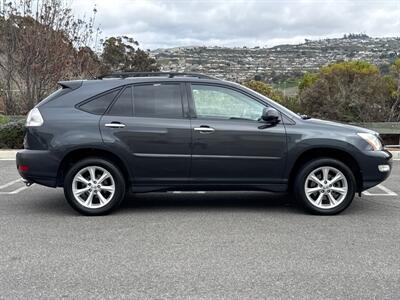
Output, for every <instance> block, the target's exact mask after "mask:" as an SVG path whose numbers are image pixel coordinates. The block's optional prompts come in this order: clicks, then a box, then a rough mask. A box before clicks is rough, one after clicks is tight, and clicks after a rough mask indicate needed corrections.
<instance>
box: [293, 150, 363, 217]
mask: <svg viewBox="0 0 400 300" xmlns="http://www.w3.org/2000/svg"><path fill="white" fill-rule="evenodd" d="M324 166H328V167H333V168H335V169H337V170H339V171H340V172H341V173H342V174H343V175H344V177H345V178H346V180H347V195H346V196H345V197H344V199H343V200H342V202H341V203H340V204H339V205H337V206H336V207H332V208H320V207H317V206H316V205H314V204H313V203H311V201H310V200H308V199H307V196H306V192H305V183H306V179H307V177H308V175H309V174H310V173H311V172H313V171H314V170H316V169H318V168H321V167H324ZM355 191H356V180H355V177H354V174H353V172H352V171H351V169H350V168H349V167H347V166H346V165H345V164H344V163H342V162H341V161H339V160H336V159H331V158H318V159H314V160H311V161H309V162H306V163H305V164H304V165H303V166H302V167H301V169H300V171H299V172H298V173H297V176H296V179H295V182H294V193H295V197H296V200H297V201H298V202H299V203H300V204H301V205H302V206H303V207H304V208H305V209H306V210H308V211H309V212H311V213H313V214H318V215H335V214H338V213H340V212H342V211H343V210H345V209H346V208H347V207H348V206H349V205H350V204H351V202H352V201H353V199H354V195H355ZM318 195H319V194H318ZM326 197H327V196H326ZM324 199H327V198H324Z"/></svg>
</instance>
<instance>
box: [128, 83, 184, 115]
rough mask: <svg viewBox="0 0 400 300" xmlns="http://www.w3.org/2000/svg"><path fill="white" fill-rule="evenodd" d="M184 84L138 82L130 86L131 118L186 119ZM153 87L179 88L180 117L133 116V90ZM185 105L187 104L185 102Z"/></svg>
mask: <svg viewBox="0 0 400 300" xmlns="http://www.w3.org/2000/svg"><path fill="white" fill-rule="evenodd" d="M183 84H184V83H182V82H179V81H168V82H164V81H159V82H146V83H143V82H140V83H139V82H138V83H135V84H132V106H133V117H134V118H153V119H175V120H182V119H188V113H187V107H186V104H185V93H184V89H183V88H184V86H183ZM154 85H176V86H178V88H179V94H180V99H181V108H182V115H181V116H180V117H162V116H136V115H135V88H136V87H139V86H154ZM186 103H187V102H186Z"/></svg>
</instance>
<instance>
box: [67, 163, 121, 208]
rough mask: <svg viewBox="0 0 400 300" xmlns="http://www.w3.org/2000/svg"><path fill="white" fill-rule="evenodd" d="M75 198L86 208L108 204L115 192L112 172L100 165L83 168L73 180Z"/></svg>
mask: <svg viewBox="0 0 400 300" xmlns="http://www.w3.org/2000/svg"><path fill="white" fill-rule="evenodd" d="M72 193H73V195H74V197H75V199H76V200H77V201H78V202H79V203H80V204H81V205H82V206H84V207H86V208H92V209H93V208H101V207H104V206H106V205H107V204H108V203H109V202H110V201H111V199H112V198H113V196H114V194H115V181H114V178H113V176H112V175H111V173H110V172H108V171H107V170H106V169H104V168H102V167H99V166H88V167H85V168H83V169H81V170H80V171H79V172H77V174H76V175H75V177H74V179H73V181H72Z"/></svg>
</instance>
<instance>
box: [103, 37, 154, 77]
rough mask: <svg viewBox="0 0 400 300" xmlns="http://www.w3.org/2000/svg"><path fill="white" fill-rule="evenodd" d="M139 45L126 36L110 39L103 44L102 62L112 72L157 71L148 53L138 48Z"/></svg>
mask: <svg viewBox="0 0 400 300" xmlns="http://www.w3.org/2000/svg"><path fill="white" fill-rule="evenodd" d="M138 47H139V43H138V42H137V41H135V40H134V39H133V38H129V37H127V36H118V37H110V38H108V39H106V40H105V41H104V42H103V53H102V55H101V57H102V59H103V62H104V64H105V65H106V66H108V67H109V69H111V70H112V71H116V70H123V71H133V72H147V71H149V72H150V71H158V70H159V67H158V65H157V62H156V60H155V59H154V58H152V57H150V55H149V53H148V52H146V51H144V50H142V49H140V48H138Z"/></svg>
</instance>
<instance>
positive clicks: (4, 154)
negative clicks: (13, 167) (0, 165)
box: [0, 150, 18, 160]
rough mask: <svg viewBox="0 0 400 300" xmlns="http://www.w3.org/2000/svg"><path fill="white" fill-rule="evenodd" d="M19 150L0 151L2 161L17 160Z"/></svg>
mask: <svg viewBox="0 0 400 300" xmlns="http://www.w3.org/2000/svg"><path fill="white" fill-rule="evenodd" d="M17 151H18V150H0V160H15V155H16V154H17Z"/></svg>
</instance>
